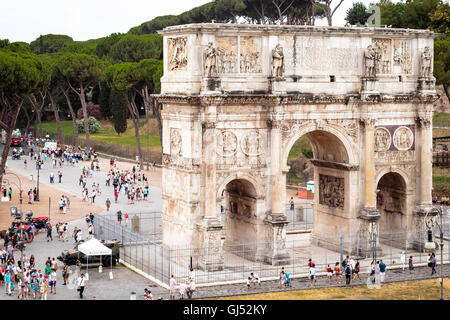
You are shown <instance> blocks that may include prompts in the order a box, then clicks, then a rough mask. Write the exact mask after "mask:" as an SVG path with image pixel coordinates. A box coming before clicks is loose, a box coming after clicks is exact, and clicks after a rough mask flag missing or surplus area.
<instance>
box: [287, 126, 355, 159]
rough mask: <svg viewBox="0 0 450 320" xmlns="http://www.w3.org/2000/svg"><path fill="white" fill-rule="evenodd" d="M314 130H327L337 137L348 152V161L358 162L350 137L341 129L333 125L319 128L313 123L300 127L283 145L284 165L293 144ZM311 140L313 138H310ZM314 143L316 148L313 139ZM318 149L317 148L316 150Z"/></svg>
mask: <svg viewBox="0 0 450 320" xmlns="http://www.w3.org/2000/svg"><path fill="white" fill-rule="evenodd" d="M312 132H326V133H328V134H330V135H332V136H334V137H335V139H336V140H337V141H339V143H340V144H341V145H342V146H343V148H344V149H345V152H346V154H347V163H349V164H355V163H358V162H359V161H358V158H357V155H356V154H355V152H354V151H353V148H352V143H351V141H350V140H349V138H348V137H346V136H345V135H344V134H343V133H342V132H341V131H340V130H338V129H336V128H334V127H332V126H327V127H325V126H324V127H322V128H317V126H316V125H315V124H311V125H308V126H305V127H302V128H300V129H299V130H298V131H297V132H295V134H294V135H293V136H292V137H290V138H289V139H288V141H287V143H284V145H283V148H284V149H283V153H282V159H281V161H282V162H281V163H282V164H283V165H286V163H287V160H288V156H289V152H290V151H291V149H292V146H293V145H294V143H295V142H296V141H297V140H298V139H299V138H300V137H302V136H304V135H306V136H308V134H310V133H312ZM308 138H310V136H308ZM310 140H311V138H310ZM311 142H312V144H313V148H315V146H314V143H313V141H311ZM314 151H316V150H314Z"/></svg>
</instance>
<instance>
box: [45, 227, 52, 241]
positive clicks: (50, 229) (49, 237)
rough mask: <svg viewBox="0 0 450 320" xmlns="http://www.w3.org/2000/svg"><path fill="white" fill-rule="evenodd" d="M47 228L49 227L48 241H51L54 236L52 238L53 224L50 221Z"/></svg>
mask: <svg viewBox="0 0 450 320" xmlns="http://www.w3.org/2000/svg"><path fill="white" fill-rule="evenodd" d="M46 228H47V242H49V241H50V240H52V241H53V238H52V225H51V224H50V222H49V223H47V225H46Z"/></svg>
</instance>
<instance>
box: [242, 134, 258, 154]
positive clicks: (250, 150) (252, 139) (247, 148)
mask: <svg viewBox="0 0 450 320" xmlns="http://www.w3.org/2000/svg"><path fill="white" fill-rule="evenodd" d="M241 149H242V152H243V153H244V154H246V155H247V156H258V155H260V154H261V153H263V152H264V141H263V138H262V137H261V135H260V134H259V132H257V131H254V130H252V131H249V132H248V133H246V134H245V135H244V137H243V138H242V140H241Z"/></svg>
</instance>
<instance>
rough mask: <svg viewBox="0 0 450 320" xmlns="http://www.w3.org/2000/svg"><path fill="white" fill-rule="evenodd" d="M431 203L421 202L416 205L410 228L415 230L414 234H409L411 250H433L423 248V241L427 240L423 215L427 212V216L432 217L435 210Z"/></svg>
mask: <svg viewBox="0 0 450 320" xmlns="http://www.w3.org/2000/svg"><path fill="white" fill-rule="evenodd" d="M433 208H434V207H433V205H432V204H431V203H422V204H420V205H418V206H416V208H415V210H414V215H413V221H412V229H413V230H416V232H415V233H414V235H412V236H411V239H410V243H411V248H412V249H413V250H416V251H419V252H433V251H434V250H429V249H426V248H425V243H426V242H427V241H428V235H427V226H426V225H425V221H424V219H425V216H426V215H427V214H428V216H429V217H434V216H436V215H437V212H436V211H435V210H433ZM436 248H437V246H436Z"/></svg>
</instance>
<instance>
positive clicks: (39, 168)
mask: <svg viewBox="0 0 450 320" xmlns="http://www.w3.org/2000/svg"><path fill="white" fill-rule="evenodd" d="M37 161H38V168H37V171H38V174H37V188H36V200H35V201H39V171H40V170H41V149H40V148H39V153H38V160H37Z"/></svg>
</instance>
